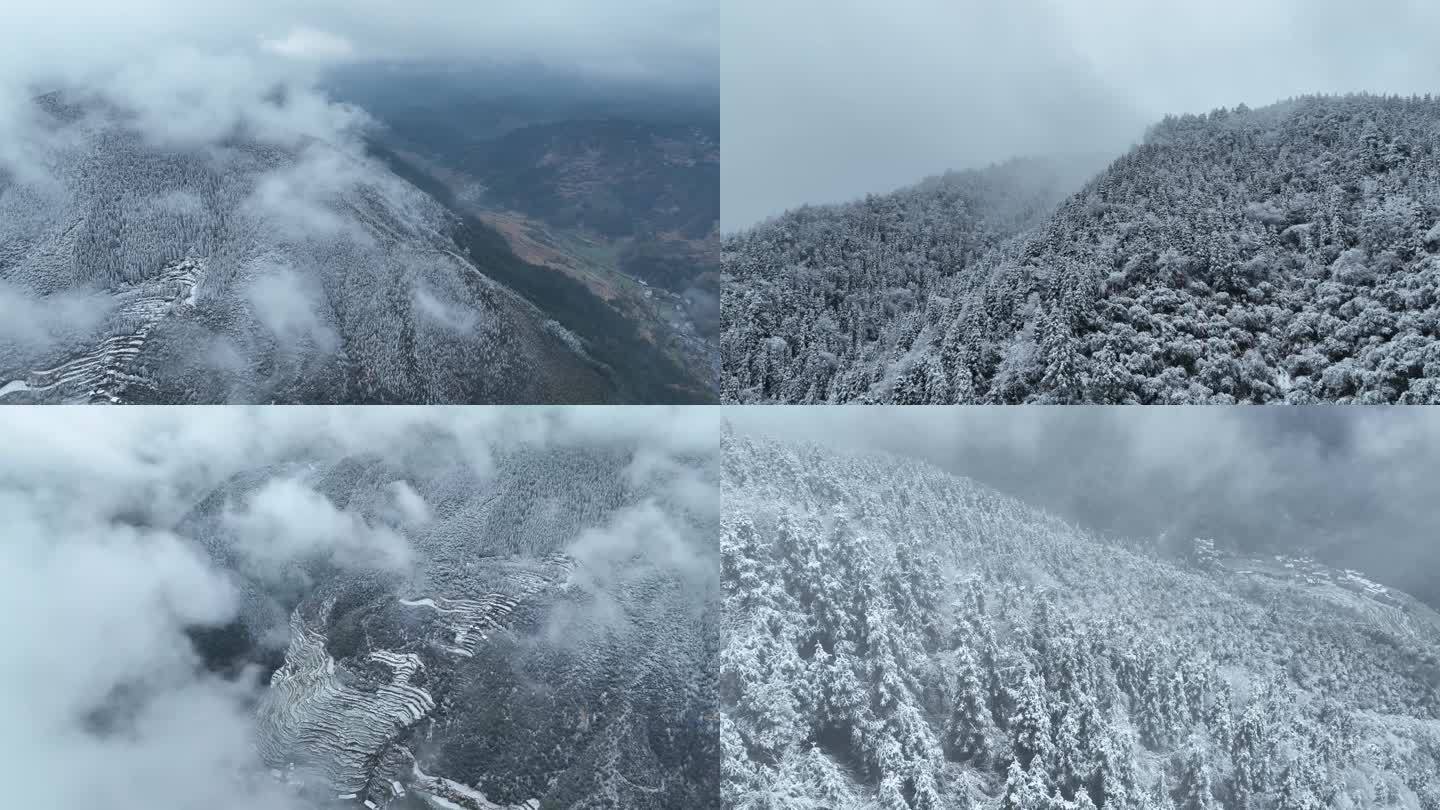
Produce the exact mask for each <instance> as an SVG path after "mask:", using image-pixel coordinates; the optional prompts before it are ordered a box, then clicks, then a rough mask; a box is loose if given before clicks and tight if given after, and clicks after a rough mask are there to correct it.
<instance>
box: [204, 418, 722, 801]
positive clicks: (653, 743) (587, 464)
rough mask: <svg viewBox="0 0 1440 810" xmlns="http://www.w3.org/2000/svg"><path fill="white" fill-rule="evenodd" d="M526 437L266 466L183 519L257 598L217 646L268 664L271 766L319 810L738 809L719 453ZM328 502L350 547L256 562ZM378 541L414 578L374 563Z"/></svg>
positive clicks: (265, 745)
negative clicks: (722, 608) (724, 777)
mask: <svg viewBox="0 0 1440 810" xmlns="http://www.w3.org/2000/svg"><path fill="white" fill-rule="evenodd" d="M512 441H513V440H512V439H510V438H509V437H505V438H501V439H493V440H491V441H490V442H489V443H488V444H486V445H477V446H463V445H457V444H455V443H450V444H446V443H444V442H438V441H433V440H431V438H430V437H429V436H428V434H427V435H426V436H425V438H423V439H417V440H415V441H414V443H413V444H412V445H410V446H407V447H405V448H403V449H404V452H398V453H395V454H394V455H393V456H392V457H383V458H382V457H378V456H375V455H368V454H367V455H359V456H345V457H340V458H336V457H329V456H321V457H314V456H310V455H306V456H304V457H303V458H304V460H303V461H298V462H295V463H292V464H288V465H281V466H269V467H262V468H259V469H254V470H246V471H245V472H244V473H242V474H241V475H238V476H235V477H234V478H233V479H231V480H228V481H226V482H225V483H224V484H223V486H221V487H219V488H218V489H216V490H215V491H214V492H211V493H209V494H208V495H207V496H206V497H205V498H204V499H203V500H202V501H200V502H199V503H197V504H196V505H195V507H194V508H193V509H192V510H191V511H190V512H189V514H187V515H186V516H185V518H184V519H183V521H182V522H181V524H180V525H179V527H178V528H177V530H178V531H180V532H182V533H183V534H184V535H185V536H187V537H193V538H194V539H195V541H196V542H197V543H198V544H199V545H200V546H201V547H203V549H204V550H205V551H206V553H207V555H208V556H209V557H210V558H211V559H213V560H214V562H215V564H216V567H217V568H218V569H220V570H223V571H224V572H225V573H226V576H227V578H228V579H229V580H231V581H233V582H234V583H235V584H236V587H238V588H239V589H240V591H241V593H242V594H243V598H242V605H243V608H242V610H241V612H240V614H239V616H238V617H237V618H236V619H235V620H234V621H233V622H232V623H231V624H230V625H229V626H228V627H225V628H223V629H222V630H221V631H218V632H217V631H214V630H212V631H210V632H209V633H208V634H200V635H198V636H197V643H198V644H199V645H200V649H201V652H202V653H203V654H204V655H205V657H206V661H207V663H208V664H209V665H210V666H211V667H214V668H216V669H225V668H230V669H236V670H238V669H239V668H240V667H241V665H243V664H245V663H248V662H258V663H260V664H262V665H263V666H264V668H265V671H266V672H267V674H269V678H268V689H266V690H265V691H264V692H263V693H261V694H260V696H259V703H258V705H257V706H256V707H255V710H256V714H257V729H256V731H257V738H258V739H257V744H258V746H259V752H260V755H261V757H262V758H263V759H264V761H265V764H266V766H267V767H268V768H272V769H273V771H272V772H271V773H272V774H273V775H274V776H276V777H277V778H278V779H280V780H281V781H283V782H284V783H285V785H286V786H287V787H289V788H290V789H291V790H292V791H293V792H294V793H295V794H297V795H298V796H302V797H305V798H306V802H305V803H304V804H303V806H305V807H312V806H313V807H337V808H339V807H350V808H359V807H360V806H361V805H362V803H363V804H364V806H366V807H370V808H387V807H388V808H395V809H396V810H399V808H413V809H414V810H419V809H420V808H451V809H452V810H454V809H455V808H461V809H463V810H538V808H542V807H543V808H567V809H569V810H580V809H581V808H600V807H625V808H637V809H638V808H649V809H652V810H664V809H665V808H672V807H695V808H711V807H719V784H718V780H719V752H718V750H717V740H718V735H717V730H716V709H715V681H714V673H715V671H716V666H715V656H716V654H717V649H718V615H717V614H718V608H719V605H718V593H717V588H716V585H717V578H718V563H717V561H716V559H715V555H716V546H715V540H714V538H715V531H716V529H715V521H716V509H715V508H714V507H713V504H714V499H715V498H716V495H717V493H716V490H715V480H714V479H715V476H716V469H715V465H714V458H713V452H714V451H713V450H712V451H711V454H710V455H705V454H699V455H697V454H694V453H676V454H671V453H670V452H669V451H667V450H663V449H657V448H655V447H650V446H647V447H645V448H640V447H638V446H637V445H635V443H633V442H629V441H628V440H626V439H623V438H619V437H607V442H606V443H604V444H601V445H598V446H589V445H577V446H563V445H562V446H553V447H541V448H538V449H537V448H533V447H527V446H524V444H523V443H520V442H516V443H515V444H516V445H518V446H510V443H511V442H512ZM522 441H523V440H522ZM712 441H713V434H712ZM477 450H489V451H491V452H493V453H494V455H493V456H492V457H490V458H489V459H488V461H487V464H486V468H485V470H484V471H483V472H482V471H479V470H477V469H476V468H475V466H473V461H474V459H475V458H476V456H475V455H473V453H474V452H476V451H477ZM642 453H648V454H650V455H648V456H646V457H645V459H644V460H639V461H637V458H638V457H639V454H642ZM699 492H704V493H708V495H707V496H706V497H708V498H709V499H710V500H709V503H708V504H707V503H704V502H697V500H696V497H697V493H699ZM702 501H703V499H702ZM272 506H273V507H274V511H270V509H271V507H272ZM316 506H319V507H320V508H321V509H322V511H324V512H326V513H329V514H332V515H334V516H335V517H334V518H332V519H333V520H338V521H339V522H338V523H337V524H336V525H337V526H338V527H339V528H338V529H337V530H338V531H340V532H342V533H343V535H344V536H343V537H342V538H340V541H341V542H342V543H345V544H348V545H346V546H345V548H346V549H347V551H346V552H345V553H341V554H330V555H328V556H327V555H323V554H319V553H317V554H314V555H313V557H312V556H307V557H304V558H302V559H300V560H299V561H298V562H295V563H292V564H290V565H287V566H283V567H281V566H275V565H274V564H273V563H272V562H269V561H267V560H265V559H263V558H262V559H260V560H259V561H257V560H256V559H255V558H254V557H253V555H252V556H247V554H250V552H251V551H252V549H250V548H248V547H246V545H245V544H246V543H247V542H252V539H251V538H253V537H254V536H255V534H256V533H259V534H261V535H264V536H270V537H272V538H275V541H276V543H277V544H278V543H279V542H283V540H281V539H280V538H283V537H285V536H287V535H286V534H285V533H286V532H289V531H291V529H290V528H289V527H291V526H292V525H295V524H303V525H304V526H306V527H307V529H306V531H308V532H313V531H315V530H314V529H313V528H308V527H310V526H311V525H312V524H310V523H306V521H308V520H310V519H311V518H310V516H311V515H312V514H313V513H312V512H311V511H310V510H311V509H313V508H314V507H316ZM657 533H659V534H663V537H664V539H663V543H665V544H668V545H666V551H665V553H663V554H656V553H655V552H654V551H653V550H652V546H651V545H648V544H652V543H653V544H654V545H655V546H656V547H658V545H660V544H661V542H662V541H661V540H656V537H657ZM306 536H309V535H306ZM401 536H403V538H404V539H403V540H401V539H400V537H401ZM377 538H383V539H385V540H386V541H387V544H386V545H385V546H384V547H385V548H388V549H392V550H394V549H395V547H397V546H398V547H401V548H404V549H406V550H407V552H406V555H405V556H406V561H407V563H413V565H410V564H407V565H405V566H400V567H398V568H399V570H398V571H397V570H391V569H390V568H382V569H379V570H372V569H371V568H367V567H362V566H361V565H360V564H359V562H357V561H364V562H370V558H369V557H367V556H366V555H365V554H361V553H359V552H361V551H365V552H370V546H369V545H367V544H374V543H375V542H376V539H377ZM316 542H317V543H318V542H321V541H316ZM272 550H273V549H272ZM667 555H668V556H667ZM370 556H375V555H374V554H373V553H371V554H370ZM662 558H663V559H662ZM287 626H288V628H289V632H288V634H287V633H286V632H285V629H284V628H286V627H287ZM277 640H278V642H279V644H280V646H281V650H279V651H277V650H275V649H273V647H272V645H274V644H276V643H277ZM277 659H278V660H277ZM337 796H338V797H339V799H340V801H335V799H336V797H337ZM296 806H301V805H299V804H297V805H296Z"/></svg>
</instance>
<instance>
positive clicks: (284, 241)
mask: <svg viewBox="0 0 1440 810" xmlns="http://www.w3.org/2000/svg"><path fill="white" fill-rule="evenodd" d="M40 103H41V105H42V107H43V109H44V112H45V120H46V123H45V126H46V127H47V128H48V135H49V137H47V139H46V142H45V150H46V151H45V154H44V155H43V169H44V171H43V173H42V175H43V176H42V177H40V178H39V179H37V178H32V177H24V176H19V175H13V174H4V173H0V223H3V226H0V228H3V230H0V297H3V298H5V299H7V300H12V301H16V302H18V303H16V304H14V306H15V307H16V308H17V309H19V310H29V311H33V312H40V313H42V316H37V317H36V319H37V320H44V319H45V318H46V317H49V316H51V315H57V316H59V317H51V318H50V320H51V321H53V322H54V323H52V324H50V325H47V326H45V327H43V328H30V329H28V330H20V329H16V330H13V331H9V330H7V332H6V333H5V334H6V335H7V336H9V337H8V338H7V339H6V340H4V341H0V392H3V393H0V401H4V402H54V401H131V402H148V401H158V402H227V401H282V402H285V401H289V402H505V401H518V402H549V401H580V402H595V401H632V400H634V399H637V398H642V397H644V396H646V395H647V394H649V393H650V392H648V391H642V390H637V388H638V386H637V385H636V380H635V379H633V378H627V377H626V376H625V375H624V374H623V373H620V372H617V371H616V370H615V369H614V368H613V367H612V366H608V365H607V364H606V363H605V361H604V360H603V359H599V358H597V357H595V356H594V355H592V353H591V352H590V351H589V348H590V347H589V346H587V345H586V340H585V339H584V338H581V337H577V335H575V334H574V333H573V331H572V330H570V329H567V328H566V327H565V326H562V325H561V324H560V323H558V322H557V321H556V316H554V315H552V314H550V313H548V312H546V311H544V310H543V309H541V308H539V307H537V306H536V304H535V303H534V302H533V301H531V300H527V298H526V297H523V296H521V295H519V294H517V293H516V292H515V291H514V290H513V289H512V287H511V286H508V285H507V284H505V283H502V282H499V281H497V280H496V276H498V275H500V274H499V273H497V272H495V268H496V267H503V268H504V269H507V270H508V268H509V264H508V263H509V262H514V263H515V264H523V263H521V262H518V260H515V259H514V257H513V255H511V254H509V253H508V251H505V252H503V253H501V252H493V251H492V252H490V253H486V254H483V255H473V253H472V251H471V250H470V249H469V248H468V247H467V246H462V245H461V244H460V243H459V242H458V241H457V234H458V233H459V232H460V230H461V223H459V221H458V220H457V219H456V217H455V216H454V215H453V214H452V213H451V212H449V211H448V210H446V208H445V207H444V206H443V205H441V204H440V203H438V202H436V201H435V200H433V199H431V198H429V197H427V196H426V195H425V194H424V193H422V192H420V191H418V190H417V189H416V188H415V187H413V186H411V185H409V184H408V183H406V182H404V181H402V180H400V179H399V178H397V177H396V176H395V175H393V174H391V173H390V172H389V171H387V170H386V169H385V168H384V167H383V166H382V165H380V164H378V163H376V162H375V161H373V160H370V159H367V158H364V157H360V156H358V155H357V154H356V153H355V151H354V150H351V149H348V148H344V147H337V146H334V145H331V144H327V143H322V142H318V141H314V140H310V141H301V142H300V143H298V145H297V144H271V143H267V142H266V141H264V140H263V139H251V138H247V137H246V135H245V133H243V132H237V133H236V135H235V137H233V138H231V139H229V140H228V141H227V142H225V143H223V144H221V145H219V146H213V145H212V146H204V147H202V146H184V145H181V146H175V145H171V144H163V145H157V144H153V143H151V142H150V141H148V140H147V139H146V138H145V137H144V136H142V135H141V134H140V133H139V132H138V131H136V130H135V129H134V128H133V127H131V126H130V124H129V121H128V119H127V118H126V114H125V113H124V112H123V111H122V110H116V109H112V108H109V107H105V106H99V107H94V106H92V107H78V106H74V105H69V104H67V103H65V102H63V101H62V100H60V99H59V98H58V97H56V96H49V97H45V98H42V99H41V101H40Z"/></svg>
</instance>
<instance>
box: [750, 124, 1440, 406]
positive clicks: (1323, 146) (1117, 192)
mask: <svg viewBox="0 0 1440 810" xmlns="http://www.w3.org/2000/svg"><path fill="white" fill-rule="evenodd" d="M1437 120H1440V103H1437V102H1436V101H1434V100H1433V99H1431V98H1428V97H1427V98H1423V99H1422V98H1404V99H1402V98H1381V97H1375V96H1346V97H1307V98H1300V99H1295V100H1291V101H1286V102H1282V103H1280V104H1276V105H1273V106H1271V107H1267V108H1263V109H1259V110H1250V109H1247V108H1244V107H1243V106H1242V107H1240V108H1236V109H1235V110H1217V111H1215V112H1213V113H1210V114H1209V115H1201V116H1193V115H1187V116H1183V117H1178V118H1169V119H1167V120H1165V121H1164V122H1162V123H1160V124H1158V125H1157V126H1155V127H1154V128H1153V129H1152V130H1151V132H1150V133H1149V134H1148V136H1147V137H1146V140H1145V142H1144V143H1143V144H1141V145H1140V146H1138V147H1136V148H1135V149H1133V150H1132V151H1130V152H1129V153H1128V154H1126V155H1124V156H1123V157H1121V158H1120V159H1119V160H1117V161H1115V162H1114V163H1113V164H1112V165H1111V166H1110V167H1109V168H1108V169H1107V170H1105V171H1104V172H1102V173H1100V174H1099V175H1098V176H1096V177H1094V178H1093V179H1092V180H1091V181H1090V182H1089V183H1088V184H1087V185H1086V186H1085V188H1084V189H1083V190H1081V191H1080V192H1079V193H1078V194H1075V195H1074V196H1072V197H1070V198H1069V199H1068V200H1066V201H1065V202H1064V203H1063V204H1062V205H1060V206H1059V208H1058V209H1057V210H1056V211H1055V212H1054V213H1053V215H1051V216H1049V217H1048V218H1046V219H1044V220H1043V222H1041V223H1038V224H1036V225H1035V226H1034V227H1033V228H1031V229H1029V230H1027V231H1026V232H1025V233H1024V234H1023V236H1022V237H1021V238H1019V239H1016V240H1013V241H1011V242H1008V243H1005V244H1004V245H1002V246H1000V247H998V248H997V249H996V250H994V251H992V252H991V253H989V254H987V255H985V256H984V257H982V258H981V259H979V260H978V261H967V262H966V263H964V267H965V268H967V269H966V270H965V272H962V273H953V274H952V276H953V277H952V278H950V279H948V280H947V281H946V282H945V283H944V284H943V285H941V286H940V287H939V288H938V289H934V290H929V291H927V293H926V294H925V295H923V296H915V297H914V298H911V299H906V300H904V301H900V302H898V305H897V306H895V307H894V308H892V309H891V310H890V311H882V312H879V313H875V314H873V315H870V316H869V317H866V318H862V319H859V320H855V319H851V318H848V317H846V318H842V320H841V321H840V322H841V325H847V324H848V325H849V328H848V329H847V330H842V333H841V336H842V337H848V345H846V343H847V342H846V341H844V340H842V341H841V342H840V345H841V348H842V350H839V351H837V349H836V348H834V347H832V346H831V345H829V344H833V343H834V341H833V340H832V341H829V343H827V344H826V345H823V346H815V347H814V348H813V349H812V348H810V347H809V346H808V345H807V344H806V343H805V342H803V341H802V342H800V343H795V341H793V340H792V339H791V337H790V334H789V333H788V332H787V331H785V330H776V329H773V328H769V327H766V325H765V322H764V321H763V320H761V319H758V318H757V317H749V316H745V315H744V314H743V312H742V310H739V309H737V310H735V316H734V320H732V321H730V322H727V334H728V330H730V329H732V328H735V329H741V328H752V327H750V326H749V325H748V324H750V323H752V322H758V323H760V324H761V331H760V334H761V336H762V337H764V336H767V335H768V336H769V337H770V340H769V341H768V342H764V341H763V340H761V339H752V340H750V341H749V343H750V344H752V346H753V347H754V348H752V350H750V351H747V352H744V353H741V354H738V355H737V358H736V359H737V361H744V362H746V363H748V364H749V366H748V368H749V369H750V370H749V371H748V372H747V373H746V374H745V375H741V376H740V377H739V378H738V379H737V380H736V384H735V385H734V386H733V388H734V390H733V391H730V392H727V397H729V398H732V399H764V400H784V401H850V400H866V401H878V402H897V403H914V402H993V403H1019V402H1082V401H1083V402H1140V403H1201V402H1214V403H1229V402H1257V403H1258V402H1277V401H1285V402H1292V403H1299V402H1314V401H1335V402H1431V401H1434V400H1435V399H1436V398H1437V393H1436V388H1435V380H1436V379H1440V365H1437V363H1436V362H1435V358H1434V357H1432V355H1433V354H1434V352H1435V348H1434V347H1435V345H1436V339H1437V337H1440V333H1437V330H1436V327H1435V324H1436V323H1437V315H1440V310H1437V306H1440V305H1437V302H1436V295H1435V286H1436V285H1435V281H1436V279H1435V270H1436V261H1437V257H1436V253H1437V251H1440V231H1437V230H1436V225H1437V223H1440V196H1437V192H1436V189H1437V188H1440V182H1437V181H1440V140H1437V136H1436V132H1437V129H1436V122H1437ZM918 221H919V220H918V219H917V217H915V216H907V217H902V218H901V219H900V220H899V221H897V222H896V223H895V224H893V225H890V226H888V227H882V228H879V229H877V230H876V231H875V232H874V233H872V234H869V235H866V236H863V237H860V238H861V239H863V240H864V241H865V242H867V243H871V244H876V243H878V244H879V245H888V244H891V243H893V242H897V241H899V242H900V243H901V244H906V242H905V241H904V240H903V239H902V238H901V235H902V234H905V233H908V232H910V231H912V230H914V228H915V226H916V225H917V224H918ZM769 228H773V226H765V227H762V228H761V229H758V230H757V232H756V233H755V234H752V235H750V236H749V237H748V238H749V239H752V240H754V239H759V238H762V237H763V236H764V235H765V234H766V233H768V232H769V231H768V230H767V229H769ZM972 231H973V228H972V226H971V225H970V223H968V222H967V221H965V220H963V219H957V220H956V221H955V222H954V223H953V224H952V225H949V226H940V227H936V228H933V229H932V230H931V231H930V232H929V233H928V234H926V235H925V236H923V237H922V238H921V239H920V240H919V245H920V246H921V249H920V250H913V249H912V250H910V251H908V253H907V254H901V255H898V256H896V257H894V258H889V259H884V260H882V261H880V262H878V263H877V264H878V267H879V268H882V269H879V270H876V271H871V273H872V275H873V274H875V273H879V274H880V275H881V277H883V275H884V274H885V273H887V272H893V271H890V270H888V268H891V267H894V266H899V265H901V264H903V263H904V262H907V261H908V262H915V261H917V260H916V259H911V258H907V256H914V255H924V253H923V251H927V250H928V251H929V252H930V253H932V254H933V253H934V252H935V251H936V250H937V249H938V248H940V247H941V246H943V245H946V244H948V243H952V242H954V241H956V240H957V239H965V238H967V236H968V235H969V234H970V233H972ZM810 233H811V234H816V233H817V231H816V230H815V229H811V231H810ZM835 243H836V240H835V238H832V237H828V236H822V237H820V238H818V239H817V238H815V237H813V236H812V237H811V238H810V239H809V240H808V241H807V242H806V243H805V244H806V245H808V247H805V248H803V249H801V250H799V251H798V253H799V254H800V255H807V254H820V253H822V252H823V251H833V250H835V247H834V245H835ZM791 252H796V251H791ZM767 255H768V256H772V257H776V258H778V257H779V256H781V255H784V254H782V253H780V252H779V251H776V250H770V251H768V252H767ZM798 263H799V264H801V265H802V266H806V267H808V268H810V273H811V277H812V278H814V279H815V280H812V281H808V282H806V283H804V284H801V285H796V286H797V288H798V289H797V290H796V291H795V292H792V293H791V294H790V296H789V297H791V298H797V299H802V300H803V298H804V297H805V296H806V295H812V294H817V293H816V292H815V291H816V290H819V289H825V288H828V287H837V288H839V289H844V288H845V287H846V286H860V287H866V286H867V281H866V279H868V277H867V276H864V275H857V271H856V270H853V269H852V270H849V271H845V270H841V269H839V268H837V267H835V266H834V265H833V264H831V263H824V264H814V263H811V262H808V261H801V262H798ZM922 263H923V262H922ZM780 264H782V265H783V262H781V263H780ZM942 265H944V266H949V267H951V268H952V269H953V268H957V267H959V266H960V263H959V262H954V261H949V260H944V261H942ZM796 277H797V278H800V276H796ZM836 277H838V278H839V279H840V280H835V278H836ZM870 286H871V287H872V288H874V287H878V288H886V287H888V286H889V285H884V284H874V285H870ZM746 287H747V285H746V284H741V285H739V287H738V290H739V292H737V294H736V295H737V298H736V301H737V303H741V302H743V301H744V298H743V294H744V293H745V291H746ZM840 300H848V298H847V299H840ZM847 306H848V305H841V304H840V303H839V302H838V301H836V302H833V303H831V304H830V305H829V309H831V310H832V311H834V312H838V313H842V314H843V313H845V312H847ZM775 309H776V308H773V307H772V308H770V310H772V311H773V310H775ZM765 311H766V310H765V309H764V308H762V314H763V312H765ZM832 317H834V316H832ZM730 323H733V324H734V326H733V327H732V326H730V325H729V324H730ZM767 328H769V331H768V332H767V331H766V329H767ZM774 338H780V339H781V341H780V342H777V341H775V340H774ZM792 344H793V345H792ZM766 347H768V348H766ZM759 349H765V350H766V352H768V353H760V352H759ZM824 352H828V353H829V355H833V356H834V357H835V358H837V359H836V361H835V362H831V361H829V360H828V359H827V358H828V356H829V355H826V354H824ZM817 358H819V359H817ZM822 360H823V361H824V362H821V361H822ZM764 374H769V375H770V378H769V380H770V381H769V382H766V378H765V377H764V376H763V375H764Z"/></svg>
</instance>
